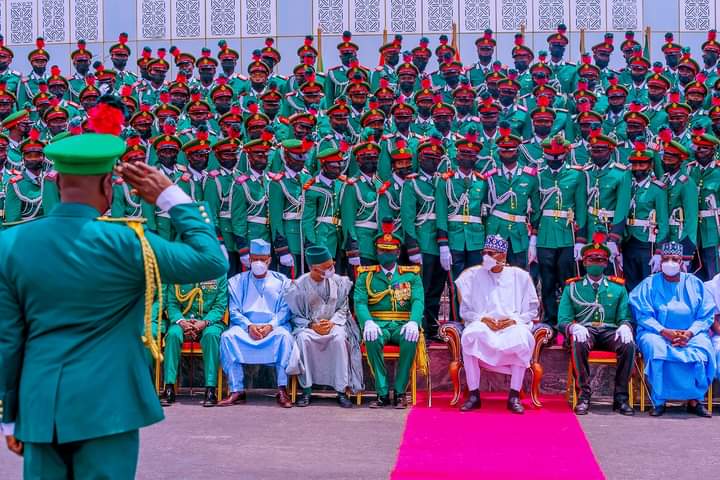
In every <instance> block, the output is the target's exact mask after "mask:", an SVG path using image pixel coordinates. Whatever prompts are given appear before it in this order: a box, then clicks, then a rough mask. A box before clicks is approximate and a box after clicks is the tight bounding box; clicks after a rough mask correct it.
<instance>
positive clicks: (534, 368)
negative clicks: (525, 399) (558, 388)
mask: <svg viewBox="0 0 720 480" xmlns="http://www.w3.org/2000/svg"><path fill="white" fill-rule="evenodd" d="M530 371H531V372H532V383H531V384H530V399H531V400H532V403H533V405H535V406H536V407H538V408H539V407H542V403H541V402H540V381H541V380H542V377H543V367H542V365H540V362H535V363H533V364H532V365H530Z"/></svg>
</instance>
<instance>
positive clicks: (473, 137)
mask: <svg viewBox="0 0 720 480" xmlns="http://www.w3.org/2000/svg"><path fill="white" fill-rule="evenodd" d="M477 139H478V134H477V132H475V131H472V132H467V133H466V134H465V140H467V141H468V142H470V143H477Z"/></svg>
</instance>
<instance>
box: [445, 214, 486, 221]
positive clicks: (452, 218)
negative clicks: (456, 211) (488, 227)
mask: <svg viewBox="0 0 720 480" xmlns="http://www.w3.org/2000/svg"><path fill="white" fill-rule="evenodd" d="M448 221H450V222H464V223H482V217H476V216H475V215H448Z"/></svg>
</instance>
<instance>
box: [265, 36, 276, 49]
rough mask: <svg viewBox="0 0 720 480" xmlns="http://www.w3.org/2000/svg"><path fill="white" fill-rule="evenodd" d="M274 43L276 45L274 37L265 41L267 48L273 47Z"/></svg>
mask: <svg viewBox="0 0 720 480" xmlns="http://www.w3.org/2000/svg"><path fill="white" fill-rule="evenodd" d="M274 43H275V39H274V38H272V37H267V38H266V39H265V46H266V47H272V46H273V44H274Z"/></svg>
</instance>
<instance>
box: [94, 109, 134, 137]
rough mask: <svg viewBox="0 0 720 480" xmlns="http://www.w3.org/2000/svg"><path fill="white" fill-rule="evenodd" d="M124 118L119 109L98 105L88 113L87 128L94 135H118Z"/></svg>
mask: <svg viewBox="0 0 720 480" xmlns="http://www.w3.org/2000/svg"><path fill="white" fill-rule="evenodd" d="M124 121H125V118H124V117H123V113H122V111H121V110H120V109H117V108H115V107H113V106H110V105H108V104H107V103H98V104H97V105H96V106H94V107H93V108H91V109H90V111H89V112H88V128H89V129H90V131H93V132H95V133H107V134H110V135H120V132H122V126H123V122H124Z"/></svg>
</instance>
